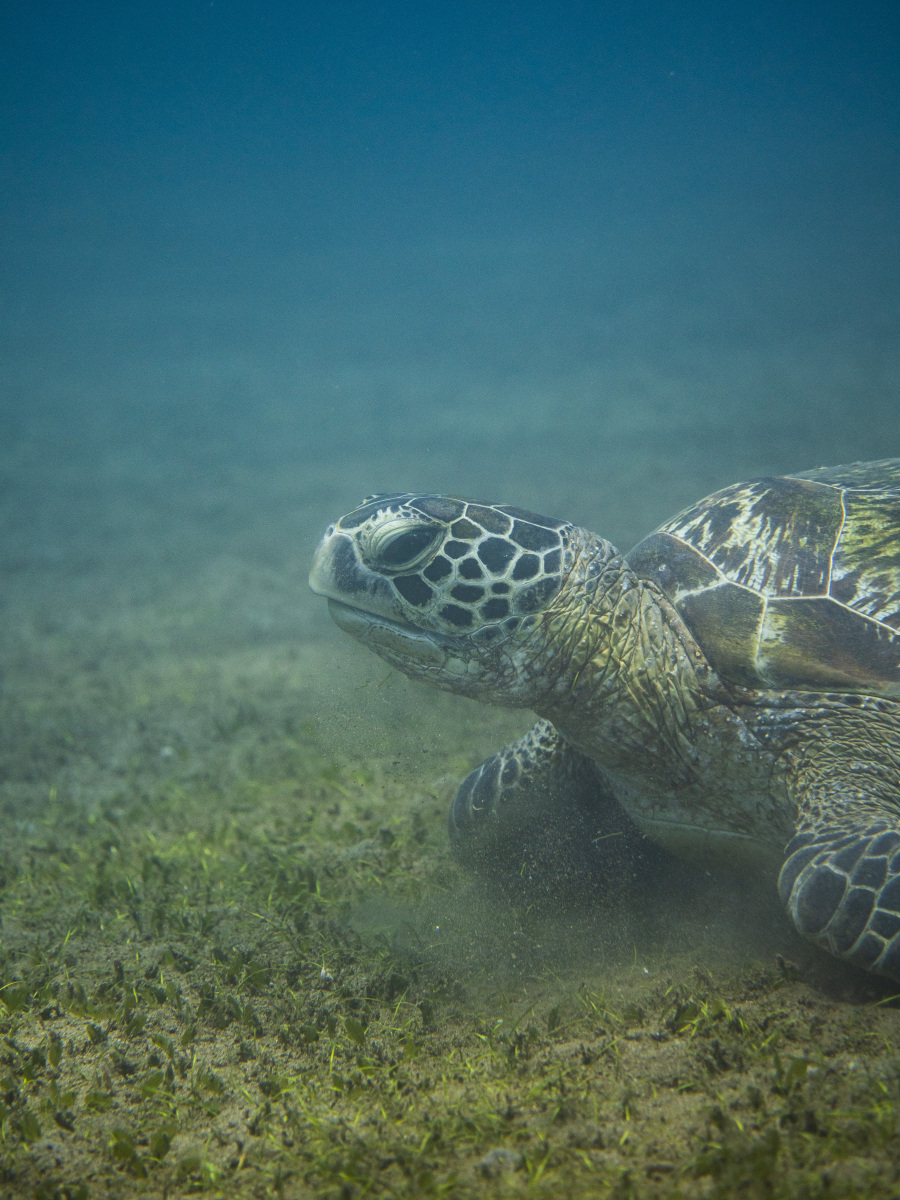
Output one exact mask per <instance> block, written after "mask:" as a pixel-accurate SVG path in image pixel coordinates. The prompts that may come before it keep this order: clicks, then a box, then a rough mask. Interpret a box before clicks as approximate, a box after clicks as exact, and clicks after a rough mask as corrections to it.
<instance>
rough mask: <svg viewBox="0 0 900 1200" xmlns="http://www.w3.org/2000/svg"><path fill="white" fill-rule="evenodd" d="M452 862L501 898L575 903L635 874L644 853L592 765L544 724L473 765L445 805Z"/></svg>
mask: <svg viewBox="0 0 900 1200" xmlns="http://www.w3.org/2000/svg"><path fill="white" fill-rule="evenodd" d="M448 826H449V831H450V841H451V845H452V847H453V852H454V855H455V857H456V859H457V861H458V862H460V863H461V864H462V865H463V866H464V867H466V868H468V869H469V870H472V871H474V872H475V873H476V874H478V875H480V876H481V877H482V878H483V879H484V880H485V881H486V882H488V883H489V884H490V885H491V886H493V887H496V888H498V890H500V891H501V892H503V893H504V894H506V895H511V896H514V897H516V898H522V899H526V900H528V902H530V903H534V902H535V901H536V900H539V899H540V898H541V897H544V898H548V899H549V898H557V899H558V898H561V897H566V898H577V899H578V900H579V902H587V903H590V902H591V900H593V899H595V898H596V896H597V893H598V892H601V891H607V890H609V889H611V888H613V889H617V888H620V887H622V886H623V885H625V884H626V882H627V881H628V880H629V879H631V878H632V877H634V875H635V874H636V873H637V871H638V869H639V867H640V866H641V864H642V863H643V859H644V856H645V854H646V853H647V852H648V850H650V852H651V853H658V851H656V850H655V848H652V849H650V848H649V847H647V844H646V841H645V839H644V838H643V837H642V835H641V834H640V832H639V831H638V829H637V827H636V826H635V825H634V823H633V821H632V820H631V819H630V818H629V817H628V816H627V814H626V813H625V811H624V809H622V808H621V806H620V805H619V804H618V802H617V801H616V799H615V798H614V796H613V795H612V793H611V792H610V790H609V789H608V787H607V785H606V784H605V782H604V780H603V777H602V775H601V774H600V772H599V771H598V769H597V767H596V766H595V764H594V763H593V762H592V761H591V760H590V759H589V758H587V757H586V755H583V754H580V753H579V752H578V751H577V750H575V749H573V748H572V746H570V745H569V744H568V743H567V742H566V741H565V740H564V739H563V738H562V737H561V736H560V735H559V734H558V733H557V731H556V730H555V729H554V728H553V726H552V725H551V724H550V722H549V721H538V723H537V724H536V725H535V726H534V728H533V729H531V730H530V731H529V732H528V733H527V734H525V736H524V737H522V738H520V739H519V741H517V742H513V743H512V744H511V745H509V746H506V747H505V748H504V749H503V750H501V751H500V752H499V753H498V754H494V755H492V756H491V757H490V758H489V759H487V760H486V761H485V762H483V763H482V764H481V766H480V767H476V769H475V770H474V771H472V773H471V774H470V775H469V776H468V777H467V778H466V779H465V780H464V781H463V783H462V786H461V787H460V789H459V791H458V792H457V793H456V798H455V799H454V801H453V804H452V805H451V807H450V813H449V817H448Z"/></svg>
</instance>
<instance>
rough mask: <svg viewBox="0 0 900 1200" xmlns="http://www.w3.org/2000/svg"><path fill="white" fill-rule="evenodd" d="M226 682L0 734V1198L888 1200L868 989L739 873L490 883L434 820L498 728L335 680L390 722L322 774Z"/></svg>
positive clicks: (284, 727) (154, 687) (884, 1097)
mask: <svg viewBox="0 0 900 1200" xmlns="http://www.w3.org/2000/svg"><path fill="white" fill-rule="evenodd" d="M284 661H288V660H287V658H286V657H285V659H284ZM242 670H243V668H242ZM255 671H256V673H255V674H254V673H252V672H250V671H249V669H247V670H244V673H243V675H240V677H239V678H238V677H237V676H235V677H234V678H232V676H228V677H227V678H224V677H223V679H222V680H221V681H220V683H219V684H216V675H215V671H213V669H212V668H211V667H207V666H203V665H202V664H201V665H199V666H198V665H191V664H190V663H188V664H186V666H185V668H184V670H183V671H182V672H181V673H180V674H179V672H178V671H177V670H175V668H174V667H173V668H172V670H171V672H170V674H168V675H166V676H165V680H164V682H165V687H163V686H162V684H160V682H159V680H156V681H155V682H154V680H149V681H148V680H146V679H145V680H143V681H142V680H140V679H138V680H137V681H136V682H135V683H134V685H133V691H134V695H131V694H125V693H124V692H123V691H122V688H121V686H120V683H121V681H120V680H119V678H118V676H115V678H114V679H113V682H114V683H115V689H114V690H115V695H113V693H112V692H110V691H109V689H107V690H106V691H104V687H103V686H100V684H101V683H102V679H101V681H100V683H96V681H95V683H96V686H95V690H94V693H93V696H92V702H95V703H96V704H97V705H99V706H100V708H99V709H98V717H97V728H92V727H91V725H90V709H89V708H86V707H85V692H84V689H83V687H80V686H79V688H73V689H72V691H71V693H70V695H68V696H67V694H66V693H65V690H64V686H63V684H62V683H61V684H60V690H59V691H58V692H56V693H55V694H54V696H53V697H48V696H42V695H36V696H35V698H34V703H33V706H32V708H31V709H29V710H28V712H26V713H25V714H24V715H23V712H22V711H19V712H18V715H17V716H15V719H14V722H13V725H12V728H14V729H15V730H16V732H17V735H20V740H19V742H18V743H17V747H18V748H17V747H13V748H12V749H11V750H10V752H9V757H8V759H7V760H6V761H7V766H8V768H9V771H8V774H9V776H10V777H11V778H12V782H11V783H8V784H7V785H6V787H5V790H4V791H3V793H2V819H3V841H2V852H0V922H2V926H0V930H2V945H0V1195H2V1196H4V1197H5V1196H10V1197H19V1196H23V1197H35V1198H39V1200H91V1198H92V1197H95V1196H101V1197H104V1198H105V1197H113V1198H118V1197H122V1198H126V1197H131V1196H146V1197H160V1198H162V1197H180V1196H184V1195H193V1194H198V1195H210V1196H223V1197H248V1198H250V1197H253V1198H256V1197H259V1198H263V1197H286V1198H291V1197H298V1198H299V1197H326V1198H333V1200H354V1198H356V1197H369V1196H373V1197H382V1196H383V1197H421V1196H450V1197H463V1198H465V1197H495V1196H496V1197H508V1196H518V1195H522V1196H527V1195H534V1196H547V1197H579V1196H585V1197H606V1196H609V1197H615V1198H617V1200H619V1198H625V1197H645V1196H646V1197H691V1198H693V1197H710V1198H713V1197H722V1198H723V1200H724V1198H726V1197H732V1196H741V1197H748V1198H750V1200H756V1198H757V1197H759V1198H766V1200H769V1198H774V1200H779V1198H781V1197H784V1198H785V1200H787V1198H788V1197H791V1198H793V1197H808V1198H810V1200H813V1198H818V1197H822V1198H826V1197H836V1198H837V1197H857V1196H858V1197H863V1196H867V1197H876V1198H878V1197H885V1198H887V1197H893V1196H895V1195H896V1194H897V1191H898V1188H900V1168H898V1165H897V1163H898V1156H897V1146H898V1144H900V1142H898V1139H900V1128H898V1115H897V1114H898V1112H900V1053H898V1041H900V1014H898V1012H897V1009H896V1008H895V1004H894V999H893V991H894V989H893V988H892V986H891V985H889V984H882V983H880V982H879V981H878V980H875V979H871V978H865V977H863V976H861V975H859V974H857V973H854V972H852V971H850V970H849V969H845V968H843V967H842V966H841V965H840V964H838V963H834V962H832V961H830V960H825V959H824V957H823V956H820V955H818V954H817V953H816V952H815V951H813V950H809V949H807V948H805V947H804V946H803V945H802V944H801V943H799V942H798V941H797V939H796V938H795V936H794V935H793V933H792V932H791V930H790V929H789V927H788V926H787V922H786V921H785V920H783V918H781V916H780V914H779V911H778V909H777V906H776V905H775V901H774V897H773V896H772V891H773V890H774V889H773V888H772V887H771V886H770V885H771V881H768V880H766V881H761V882H760V884H759V886H758V887H756V886H755V885H754V884H753V883H752V881H751V882H750V883H746V884H745V883H743V882H741V881H733V880H724V881H723V880H713V879H711V878H707V877H706V876H703V877H702V878H698V877H697V876H696V874H694V873H691V872H690V871H682V873H681V874H678V873H677V872H676V873H675V874H674V875H673V876H671V877H666V878H665V879H663V878H658V879H657V878H649V879H648V878H644V877H640V876H638V877H635V878H633V879H632V880H631V881H630V882H628V883H623V884H622V886H621V887H620V888H619V889H618V891H617V892H616V893H615V894H613V895H609V896H607V897H605V899H604V903H603V906H602V907H601V908H598V907H596V906H595V905H594V903H593V901H591V902H590V903H584V904H582V905H579V904H578V903H577V897H576V898H575V899H573V897H572V895H571V893H568V894H567V895H566V897H565V900H560V899H558V898H557V899H555V898H554V896H553V895H552V894H548V895H547V896H546V897H545V898H544V900H543V902H542V903H540V904H538V903H536V902H535V895H534V894H533V893H532V894H526V893H525V892H523V894H522V895H521V896H518V897H516V896H515V895H513V896H510V895H508V894H506V895H492V894H489V893H488V892H486V891H485V889H484V887H483V886H482V885H479V884H477V883H476V882H474V881H473V880H471V879H469V878H467V877H466V876H465V875H464V874H463V873H462V872H461V871H460V870H459V869H458V868H457V867H456V865H455V864H454V863H453V861H452V859H451V858H450V855H449V852H448V849H447V845H446V837H445V832H444V829H445V827H444V822H445V814H446V809H447V805H448V803H449V800H450V798H451V796H452V794H453V791H454V789H455V787H456V786H457V785H458V783H459V781H460V779H461V777H462V776H463V775H464V774H465V772H466V771H467V770H468V769H470V767H471V766H473V765H474V763H475V761H477V760H478V758H479V757H480V756H481V754H482V753H486V752H488V751H489V750H490V749H491V748H492V747H493V746H496V745H498V744H501V743H502V742H503V741H504V740H506V738H507V736H508V734H509V733H511V732H513V731H512V730H507V729H506V727H505V726H504V722H507V724H508V718H506V717H504V716H503V715H502V714H501V715H500V716H498V717H497V718H496V720H495V722H494V724H493V725H489V724H488V723H487V721H486V720H485V718H484V713H483V710H477V709H476V710H473V711H474V714H475V715H473V716H471V717H469V716H467V715H466V713H467V712H468V711H469V710H468V709H467V708H464V707H462V706H460V707H458V708H457V707H440V705H442V704H444V703H445V702H444V701H442V700H441V699H440V698H438V699H437V700H436V701H435V704H436V705H438V707H435V708H433V709H428V708H427V707H425V706H426V705H427V704H430V703H431V701H430V700H425V699H423V698H422V694H421V693H414V694H413V693H409V695H410V696H411V697H412V699H411V700H410V699H408V698H407V699H404V696H406V693H398V694H393V695H392V694H391V687H392V686H393V685H392V684H391V683H390V682H388V683H387V684H383V683H382V682H381V681H378V682H377V685H376V684H373V683H370V682H365V681H364V685H363V686H361V687H360V688H359V690H358V692H355V693H354V694H355V697H356V703H357V704H358V710H357V711H358V712H359V713H360V714H364V713H369V712H370V711H371V710H372V708H373V706H377V705H381V706H382V708H384V709H386V710H387V713H388V715H387V717H385V718H384V721H385V722H387V724H391V725H393V726H395V727H396V729H397V730H399V731H400V732H397V733H396V734H394V733H392V732H391V730H389V729H387V728H386V725H384V724H383V725H382V726H381V727H379V730H378V731H376V732H377V737H376V740H378V739H380V740H381V744H380V746H379V747H378V753H374V752H373V753H371V754H350V753H348V754H347V755H346V756H345V757H342V756H341V755H340V754H339V753H338V749H339V746H338V743H339V742H340V736H339V735H340V734H341V730H340V729H338V728H336V727H332V728H329V730H328V731H327V732H328V736H322V734H321V727H320V726H319V725H317V724H316V720H315V717H314V716H309V717H308V719H300V718H298V717H297V716H296V715H295V709H296V708H297V703H296V687H297V684H296V681H295V680H294V679H292V678H291V677H289V675H288V676H285V677H284V678H283V680H282V683H281V684H279V683H278V675H277V670H276V669H275V667H274V666H273V665H272V664H268V666H267V667H266V669H263V668H262V667H258V666H257V668H255ZM236 680H237V682H236ZM273 681H274V682H273ZM238 684H239V685H240V686H238ZM23 686H24V685H23ZM266 689H268V690H266ZM238 695H240V696H241V699H236V696H238ZM104 697H105V699H104ZM135 697H137V698H135ZM404 706H406V707H404ZM20 707H21V706H20ZM300 708H301V710H302V705H301V706H300ZM117 710H118V711H119V712H120V714H121V724H120V727H119V731H118V732H116V727H115V721H116V719H117V718H116V716H115V713H116V711H117ZM29 713H30V715H29ZM11 719H12V718H11ZM491 720H493V718H491ZM466 722H469V724H466ZM423 726H424V732H423ZM438 728H440V730H442V731H443V741H441V740H440V739H437V742H436V744H433V743H432V740H431V733H432V732H433V730H434V729H438ZM122 730H124V732H122ZM111 731H112V732H111ZM404 731H406V732H404ZM410 731H411V732H410ZM426 735H427V736H426ZM29 738H30V739H31V743H30V744H31V747H32V754H31V757H30V758H26V756H25V750H24V748H23V747H27V745H28V744H29V743H28V739H29ZM392 738H393V741H392ZM404 738H405V740H404ZM22 739H24V740H22ZM51 746H57V747H58V759H57V760H54V765H53V767H52V770H50V768H49V767H48V766H47V762H48V755H49V747H51ZM104 747H105V749H104ZM117 747H127V752H126V751H125V750H121V751H120V750H119V749H117ZM467 747H468V752H467V750H466V748H467ZM16 755H18V756H19V757H18V758H17V757H16ZM104 755H105V756H106V758H107V759H108V760H109V762H110V763H111V766H107V767H104V768H103V769H102V770H101V769H100V768H97V767H95V766H92V764H96V763H97V762H102V761H104ZM35 763H39V764H40V772H41V773H44V778H46V776H47V773H48V772H49V774H50V777H51V778H53V779H57V780H58V781H59V782H58V783H52V784H49V785H44V784H41V783H39V782H35V781H34V776H35V775H37V774H39V771H38V769H37V768H36V767H35V765H34V764H35ZM29 764H31V765H29ZM13 767H16V770H18V775H16V772H15V771H14V770H12V768H13ZM29 772H30V775H29ZM16 779H18V780H19V782H16ZM620 882H621V881H620Z"/></svg>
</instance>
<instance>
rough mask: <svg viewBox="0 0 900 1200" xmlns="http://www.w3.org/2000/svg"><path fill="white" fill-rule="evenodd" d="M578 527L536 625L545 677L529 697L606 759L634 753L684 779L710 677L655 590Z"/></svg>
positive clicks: (662, 772) (617, 760)
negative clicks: (570, 555)
mask: <svg viewBox="0 0 900 1200" xmlns="http://www.w3.org/2000/svg"><path fill="white" fill-rule="evenodd" d="M577 534H578V539H579V541H578V543H575V542H573V546H572V549H573V551H574V561H573V564H572V569H571V571H570V573H569V574H568V576H567V579H566V582H565V585H564V587H563V589H562V590H561V592H560V594H559V595H558V596H557V598H556V600H555V601H554V603H553V606H552V607H551V608H550V609H549V610H548V611H547V612H545V613H543V614H541V617H539V618H538V624H537V625H536V627H535V631H534V632H535V635H536V636H538V637H540V639H541V641H542V642H543V644H544V647H545V651H544V653H545V666H544V671H543V672H542V678H543V682H544V685H545V686H544V688H543V690H542V692H541V693H540V694H538V695H535V696H534V698H533V699H532V700H531V702H530V703H529V707H531V708H533V709H534V710H535V711H536V712H537V713H538V714H539V715H540V716H542V717H546V718H547V719H548V720H550V721H552V722H553V724H554V725H555V726H556V728H557V729H559V731H560V732H561V733H562V734H563V735H564V736H565V737H566V739H567V740H568V741H570V742H571V743H572V744H573V745H575V746H576V747H578V749H580V750H582V751H584V752H585V753H586V754H588V755H590V756H591V757H592V758H594V759H596V760H598V761H600V762H602V763H603V764H604V765H605V766H607V767H609V768H611V769H615V768H616V767H617V766H620V765H621V766H622V767H625V768H629V769H632V770H633V768H634V767H635V765H636V764H638V763H639V764H641V766H640V772H641V774H644V775H646V776H648V777H651V778H654V779H656V780H658V781H659V782H660V783H664V784H665V785H667V786H671V785H672V784H678V783H680V782H686V781H688V780H689V779H691V778H692V776H693V774H694V769H693V765H692V764H693V762H694V758H695V750H694V748H693V747H694V745H695V741H696V734H695V730H694V726H695V723H696V722H697V720H699V719H701V718H702V716H703V713H704V712H705V711H706V710H708V709H709V708H710V706H711V704H713V703H715V700H712V699H711V698H710V696H709V689H710V687H711V686H715V684H716V683H717V680H716V677H715V675H714V674H713V673H712V671H711V670H710V668H709V667H708V664H707V663H706V660H705V658H704V656H703V654H702V652H701V651H700V649H699V647H698V646H697V644H696V643H695V642H694V640H693V638H692V637H691V635H690V633H689V632H688V630H687V628H686V627H685V625H684V623H683V621H682V620H681V618H680V617H679V616H678V614H677V613H676V612H675V610H674V608H673V607H672V606H671V604H670V603H669V602H668V600H667V599H666V598H665V596H664V595H663V594H662V592H661V591H659V590H658V589H657V588H655V587H653V586H652V585H650V584H647V583H645V582H644V581H642V580H640V579H638V578H637V576H636V575H635V574H634V573H633V572H632V571H631V569H630V568H629V567H628V565H627V564H626V563H625V561H624V560H623V558H622V556H621V555H620V554H619V553H618V552H617V551H616V550H615V548H614V547H613V546H611V545H610V543H609V542H605V541H604V540H603V539H602V538H598V537H597V536H596V535H594V534H590V533H586V532H584V531H582V530H578V531H577ZM549 647H552V648H553V649H552V651H551V650H549V649H548V648H549Z"/></svg>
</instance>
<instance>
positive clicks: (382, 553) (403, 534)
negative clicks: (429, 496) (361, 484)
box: [365, 523, 444, 572]
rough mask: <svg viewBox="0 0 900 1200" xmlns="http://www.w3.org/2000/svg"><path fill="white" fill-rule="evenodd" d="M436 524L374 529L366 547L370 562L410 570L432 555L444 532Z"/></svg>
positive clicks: (379, 567) (373, 564)
mask: <svg viewBox="0 0 900 1200" xmlns="http://www.w3.org/2000/svg"><path fill="white" fill-rule="evenodd" d="M443 532H444V531H443V528H442V527H441V526H439V525H438V526H436V525H415V526H413V527H412V528H410V527H409V525H408V524H407V523H405V528H399V529H398V528H397V526H396V525H393V526H388V527H387V528H385V529H375V530H373V531H372V534H371V535H370V537H369V539H367V540H368V545H367V546H366V547H365V557H366V559H367V560H368V561H369V563H370V565H371V566H373V567H375V568H377V569H378V570H381V571H391V572H395V571H409V570H412V568H413V567H416V566H418V565H419V564H420V563H422V562H424V561H425V560H426V559H427V558H429V557H430V555H431V553H432V551H433V550H434V548H435V547H436V546H437V544H438V542H439V541H440V539H441V536H442V534H443Z"/></svg>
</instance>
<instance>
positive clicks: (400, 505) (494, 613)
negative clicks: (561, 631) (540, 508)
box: [310, 492, 585, 707]
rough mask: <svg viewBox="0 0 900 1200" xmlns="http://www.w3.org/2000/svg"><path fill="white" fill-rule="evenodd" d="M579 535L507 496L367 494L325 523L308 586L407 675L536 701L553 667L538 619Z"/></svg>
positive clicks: (484, 694)
mask: <svg viewBox="0 0 900 1200" xmlns="http://www.w3.org/2000/svg"><path fill="white" fill-rule="evenodd" d="M579 535H580V537H581V538H583V537H584V536H585V535H584V534H583V533H582V531H581V530H578V529H576V528H575V527H574V526H572V525H568V524H566V523H565V522H564V521H556V520H553V519H552V518H549V517H540V516H537V515H536V514H535V513H530V512H525V511H524V510H522V509H519V508H514V507H512V506H511V505H507V504H500V505H494V504H482V503H479V502H476V501H471V500H460V499H455V498H452V497H449V496H433V495H420V494H417V493H415V492H403V493H399V494H394V495H384V496H370V497H369V498H368V499H367V500H365V501H364V502H363V503H362V504H361V505H360V506H359V507H358V508H355V509H354V510H353V512H351V513H348V514H347V516H345V517H341V519H340V520H339V521H337V522H336V523H335V524H334V525H332V526H330V528H329V529H328V530H327V532H326V533H325V536H324V538H323V539H322V541H321V542H320V544H319V547H318V549H317V550H316V554H315V559H314V561H313V566H312V571H311V573H310V587H311V588H312V590H313V591H314V592H315V593H317V594H318V595H320V596H327V597H328V600H329V607H330V610H331V615H332V617H333V618H334V620H335V622H336V623H337V624H338V625H339V626H340V627H341V628H342V629H344V630H346V631H347V632H348V633H351V634H353V636H354V637H356V638H358V639H359V640H360V641H362V642H364V643H365V644H366V645H367V646H369V647H370V648H371V649H372V650H374V651H375V652H376V653H377V654H379V655H381V657H382V658H385V659H387V661H388V662H390V663H391V664H392V665H393V666H395V667H398V668H399V669H400V670H401V671H403V672H404V674H406V675H408V676H410V677H411V678H413V679H423V680H426V681H427V682H430V683H432V684H434V685H436V686H438V687H441V688H444V689H445V690H448V691H453V692H459V693H461V694H463V695H467V696H474V697H480V698H482V699H485V700H491V701H493V702H495V703H502V704H509V705H514V706H519V705H521V706H529V707H530V706H532V705H533V704H534V703H535V699H536V695H537V692H538V690H539V689H540V688H541V687H542V686H543V685H544V683H545V681H546V679H547V674H548V671H547V667H548V665H549V664H548V663H547V662H546V658H545V656H544V650H545V647H543V646H542V644H541V637H540V627H541V624H542V621H543V618H544V617H545V616H546V614H547V613H548V612H549V611H550V610H551V609H552V608H553V606H554V603H555V602H556V601H557V599H558V597H559V596H560V593H561V592H562V591H564V585H565V580H566V576H567V574H568V572H569V570H570V568H571V565H572V563H573V561H574V559H575V557H576V556H577V552H578V546H579V544H580V538H579ZM544 641H546V638H544Z"/></svg>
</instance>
